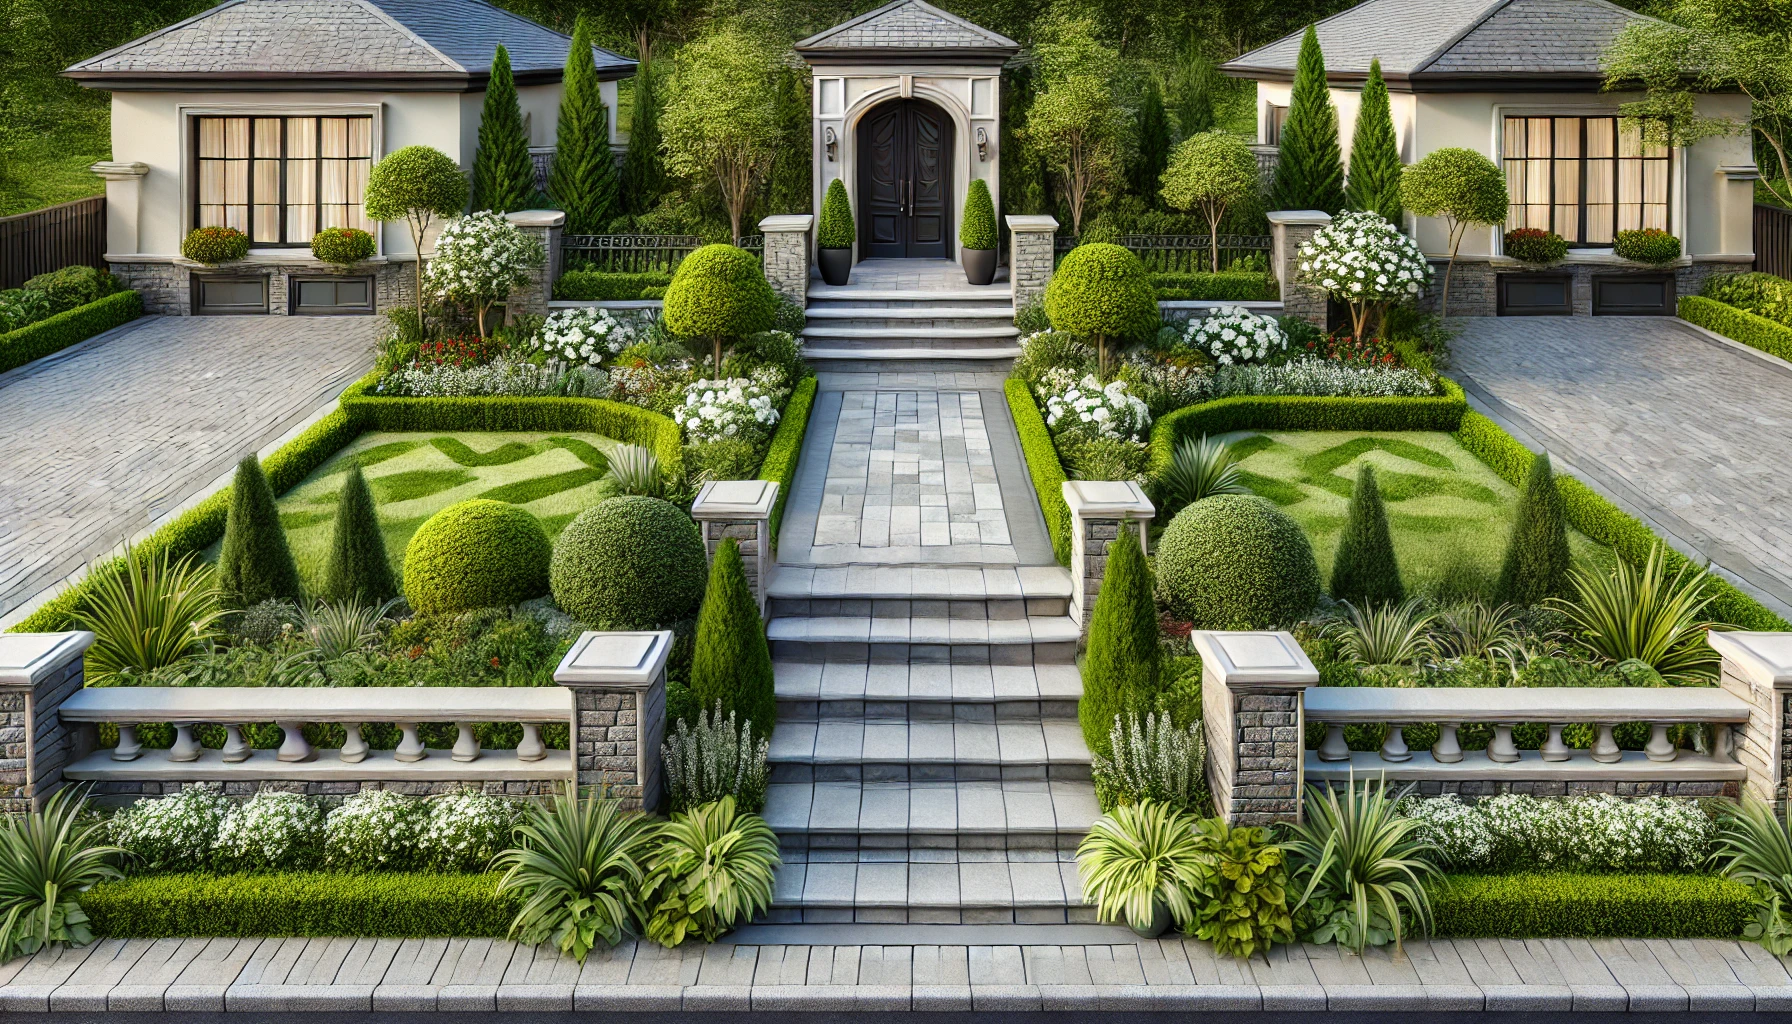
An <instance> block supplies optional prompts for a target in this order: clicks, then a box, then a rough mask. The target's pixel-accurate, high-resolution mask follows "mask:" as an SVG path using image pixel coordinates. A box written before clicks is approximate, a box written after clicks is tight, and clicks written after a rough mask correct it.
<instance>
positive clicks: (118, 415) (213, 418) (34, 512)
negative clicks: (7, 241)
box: [0, 317, 376, 614]
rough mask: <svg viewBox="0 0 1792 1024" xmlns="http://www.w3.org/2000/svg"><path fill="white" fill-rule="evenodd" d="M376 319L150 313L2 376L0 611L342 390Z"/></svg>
mask: <svg viewBox="0 0 1792 1024" xmlns="http://www.w3.org/2000/svg"><path fill="white" fill-rule="evenodd" d="M375 323H376V321H375V318H373V317H149V318H145V319H143V320H138V321H136V322H134V323H130V324H126V325H125V326H123V327H120V328H118V329H117V330H114V331H111V332H109V333H107V334H105V335H102V336H100V337H98V338H95V339H93V340H91V341H88V342H85V343H83V344H81V345H79V346H76V347H75V348H73V349H69V350H66V351H64V352H62V353H59V354H57V355H54V356H50V357H48V358H45V359H41V360H39V361H37V362H35V363H32V364H30V365H29V366H25V367H22V368H20V369H18V370H16V371H14V372H12V373H9V374H5V375H3V376H0V408H3V409H5V415H4V418H3V419H0V438H3V441H0V614H4V613H6V612H7V611H10V610H11V609H13V608H16V607H18V606H20V605H21V604H24V603H25V602H27V601H29V600H30V599H31V598H32V597H33V596H34V595H36V594H38V593H39V592H41V591H44V590H46V589H48V588H50V587H52V586H54V585H55V584H56V583H57V582H58V581H60V580H62V579H63V578H65V577H67V576H68V575H69V574H70V573H71V572H74V571H75V570H76V569H78V568H80V567H81V566H82V565H83V564H84V563H85V562H87V561H88V560H89V559H91V558H93V557H95V556H97V555H101V554H104V553H105V552H107V551H110V550H111V549H113V548H114V547H116V546H117V545H118V544H119V543H120V542H122V541H124V540H126V539H127V538H129V537H131V536H133V535H134V534H136V533H138V532H139V531H141V530H143V529H144V528H146V527H148V526H149V525H150V524H151V523H153V522H154V521H155V520H156V519H157V518H159V517H160V516H162V515H163V514H164V513H166V512H168V511H170V510H172V509H175V508H177V507H179V506H180V505H181V503H182V502H184V501H186V500H187V499H188V498H189V497H190V496H192V495H193V493H194V492H195V491H196V490H198V489H200V488H202V487H205V486H206V485H207V484H209V483H210V482H211V481H212V480H214V479H215V478H217V477H218V476H219V475H220V474H222V473H224V472H225V471H227V470H228V469H229V468H230V466H231V465H232V464H233V463H234V462H236V461H237V460H238V459H240V458H241V457H242V456H243V455H244V454H246V453H248V452H252V451H256V450H258V449H259V448H261V447H262V446H263V445H265V444H267V443H268V442H270V441H272V440H274V439H276V438H278V437H279V436H280V435H281V434H282V433H284V432H285V431H286V430H287V429H289V428H290V427H291V426H293V425H294V424H296V423H298V422H301V421H303V420H304V419H305V417H306V416H308V415H309V414H310V413H311V412H312V411H313V410H315V409H316V408H317V407H318V406H320V405H322V404H323V403H325V402H327V401H328V400H329V399H330V398H332V397H334V396H335V395H336V394H337V393H338V392H340V391H341V390H342V389H343V388H344V387H346V386H347V385H348V384H349V383H351V382H352V381H353V380H354V379H355V378H356V377H357V376H359V375H360V374H362V373H363V372H365V371H366V369H367V367H368V366H370V365H371V363H372V353H371V350H370V344H371V342H372V341H373V338H374V335H375V329H376V328H375Z"/></svg>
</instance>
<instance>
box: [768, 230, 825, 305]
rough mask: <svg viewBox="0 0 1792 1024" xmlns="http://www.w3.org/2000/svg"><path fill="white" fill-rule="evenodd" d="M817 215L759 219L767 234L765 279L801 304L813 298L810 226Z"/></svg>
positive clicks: (775, 289) (780, 292) (780, 291)
mask: <svg viewBox="0 0 1792 1024" xmlns="http://www.w3.org/2000/svg"><path fill="white" fill-rule="evenodd" d="M814 224H815V216H814V215H813V214H808V213H790V214H782V215H779V216H777V217H767V218H765V219H764V220H762V221H760V222H759V230H760V232H761V233H762V234H764V235H765V259H764V263H765V279H766V280H767V281H770V282H771V285H772V289H773V290H774V291H776V292H777V293H778V294H779V295H782V296H784V297H785V298H787V299H789V300H790V301H792V302H794V303H796V304H797V305H799V306H803V305H806V304H807V300H808V297H809V228H810V227H812V226H814Z"/></svg>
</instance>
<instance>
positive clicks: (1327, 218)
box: [1264, 210, 1332, 227]
mask: <svg viewBox="0 0 1792 1024" xmlns="http://www.w3.org/2000/svg"><path fill="white" fill-rule="evenodd" d="M1264 216H1265V217H1267V218H1269V222H1270V223H1271V224H1312V225H1317V226H1319V227H1324V226H1325V225H1327V224H1330V223H1331V222H1332V215H1331V214H1329V213H1326V212H1325V211H1324V210H1271V211H1270V212H1268V213H1266V214H1264Z"/></svg>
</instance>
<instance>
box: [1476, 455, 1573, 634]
mask: <svg viewBox="0 0 1792 1024" xmlns="http://www.w3.org/2000/svg"><path fill="white" fill-rule="evenodd" d="M1571 561H1572V556H1571V555H1570V554H1569V551H1568V510H1567V508H1566V507H1564V505H1563V504H1562V492H1561V491H1559V490H1557V489H1556V478H1555V472H1554V471H1553V469H1552V468H1551V467H1550V464H1549V453H1547V452H1538V453H1537V454H1536V455H1535V456H1533V457H1532V459H1531V471H1530V472H1529V473H1527V474H1525V480H1524V493H1523V494H1521V495H1519V498H1518V515H1517V516H1516V517H1515V518H1514V519H1513V521H1512V538H1511V540H1509V541H1507V543H1506V559H1505V562H1504V563H1503V564H1501V566H1500V580H1499V585H1498V587H1497V588H1496V590H1495V600H1497V601H1501V602H1508V603H1511V604H1515V605H1533V604H1541V603H1542V602H1543V599H1544V598H1546V597H1567V596H1569V595H1570V594H1572V593H1573V587H1572V586H1570V584H1569V581H1568V568H1569V565H1570V563H1571Z"/></svg>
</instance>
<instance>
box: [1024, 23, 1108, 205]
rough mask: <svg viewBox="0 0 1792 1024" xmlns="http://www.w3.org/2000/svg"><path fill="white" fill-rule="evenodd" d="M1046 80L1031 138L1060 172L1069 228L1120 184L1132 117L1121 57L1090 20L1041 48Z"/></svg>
mask: <svg viewBox="0 0 1792 1024" xmlns="http://www.w3.org/2000/svg"><path fill="white" fill-rule="evenodd" d="M1035 56H1036V57H1037V59H1038V62H1039V75H1040V80H1041V82H1042V83H1043V87H1042V88H1041V90H1040V92H1039V94H1038V96H1037V97H1036V98H1035V99H1034V100H1033V106H1032V108H1031V109H1030V110H1028V111H1027V123H1026V129H1025V131H1026V139H1027V141H1028V143H1029V144H1030V145H1031V146H1032V147H1033V149H1034V150H1036V151H1037V152H1038V153H1039V155H1040V156H1041V157H1042V158H1044V160H1045V161H1046V163H1047V164H1049V165H1050V166H1051V168H1052V169H1053V170H1054V171H1056V172H1057V175H1058V178H1059V182H1060V184H1061V186H1062V189H1063V197H1064V200H1065V201H1066V203H1067V204H1068V205H1069V207H1070V225H1071V231H1072V232H1074V233H1076V234H1079V235H1080V234H1081V233H1082V230H1083V216H1084V214H1085V213H1087V212H1088V211H1089V209H1090V207H1091V205H1092V203H1094V202H1096V201H1099V200H1100V198H1102V197H1103V196H1105V195H1106V194H1107V192H1108V191H1109V190H1110V189H1111V188H1112V187H1113V186H1114V184H1116V183H1117V181H1118V180H1119V177H1120V171H1121V167H1122V161H1123V158H1124V156H1125V153H1126V146H1127V143H1128V142H1129V141H1130V139H1131V135H1132V130H1133V119H1132V115H1131V114H1130V113H1129V112H1128V111H1127V110H1126V108H1125V107H1123V106H1122V105H1121V104H1120V101H1119V98H1118V97H1117V96H1116V95H1115V91H1114V81H1115V77H1116V71H1117V64H1118V61H1119V55H1118V54H1117V53H1116V52H1115V51H1114V50H1113V49H1111V48H1109V47H1107V46H1104V45H1102V44H1101V43H1100V42H1098V41H1097V40H1096V39H1095V36H1094V32H1093V28H1092V26H1091V24H1090V23H1089V22H1087V21H1082V20H1075V21H1064V22H1061V23H1058V24H1056V25H1055V26H1054V27H1053V28H1052V30H1051V37H1050V39H1049V40H1048V41H1046V42H1042V43H1040V44H1039V45H1038V46H1037V47H1036V48H1035Z"/></svg>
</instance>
